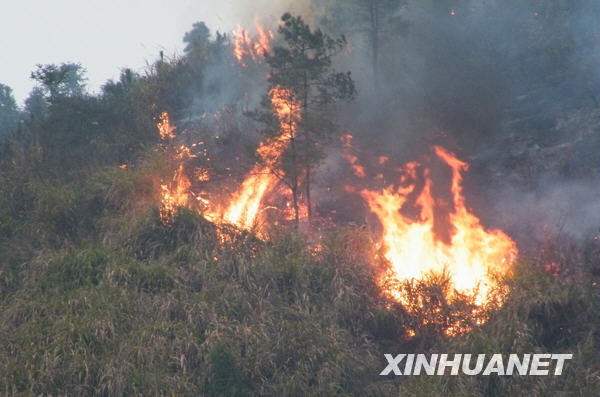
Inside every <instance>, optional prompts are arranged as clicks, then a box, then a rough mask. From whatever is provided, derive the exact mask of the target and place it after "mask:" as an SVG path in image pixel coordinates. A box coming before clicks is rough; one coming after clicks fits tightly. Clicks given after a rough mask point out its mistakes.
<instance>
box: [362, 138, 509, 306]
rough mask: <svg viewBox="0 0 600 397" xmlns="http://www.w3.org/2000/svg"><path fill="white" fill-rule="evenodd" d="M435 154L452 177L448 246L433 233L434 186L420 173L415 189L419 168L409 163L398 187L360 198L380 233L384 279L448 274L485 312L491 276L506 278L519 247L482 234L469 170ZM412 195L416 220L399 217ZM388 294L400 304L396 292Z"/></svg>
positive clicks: (493, 233) (440, 151)
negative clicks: (467, 190)
mask: <svg viewBox="0 0 600 397" xmlns="http://www.w3.org/2000/svg"><path fill="white" fill-rule="evenodd" d="M433 151H434V152H435V154H436V155H437V157H438V158H440V159H441V160H442V161H443V162H444V163H445V164H446V165H448V166H449V167H450V169H451V171H452V180H451V196H452V202H453V209H452V210H449V211H448V212H449V213H448V214H447V217H448V219H447V220H448V224H449V229H450V230H449V239H447V241H443V240H442V239H440V238H439V236H438V235H437V233H436V229H435V227H434V224H435V225H437V224H436V223H435V222H434V221H435V220H436V215H438V216H440V208H438V207H439V201H437V202H436V200H434V198H433V196H432V186H433V182H432V179H431V177H430V171H429V170H428V169H426V168H425V169H424V170H423V176H424V183H423V186H422V188H421V189H420V192H419V191H418V190H417V189H416V180H417V177H418V170H419V168H421V165H420V164H418V163H416V162H412V163H408V164H407V165H406V166H405V168H404V175H403V176H402V177H401V178H400V187H397V188H395V187H394V186H393V185H392V186H388V187H386V188H385V189H383V190H382V191H372V190H362V192H361V195H362V197H363V199H364V200H365V201H366V204H367V206H368V208H369V209H370V211H371V212H373V213H374V214H375V215H376V216H377V218H378V220H379V222H380V223H381V225H382V227H383V234H382V246H383V249H384V252H385V257H386V258H387V259H388V260H389V262H390V264H391V269H390V274H387V275H385V276H386V277H393V278H395V279H397V280H399V281H404V280H413V279H416V280H420V279H424V278H425V277H426V276H427V275H428V274H431V273H437V274H440V273H442V272H446V274H448V275H449V277H450V279H451V282H452V283H453V285H454V289H455V290H456V291H457V292H459V293H461V294H465V295H468V296H471V297H473V298H474V300H475V303H476V305H478V306H484V305H485V304H486V303H487V302H488V301H489V299H491V297H489V292H490V287H491V286H492V285H493V284H492V282H493V281H492V278H493V275H495V274H500V275H503V274H507V272H508V271H509V270H510V266H511V262H512V260H513V258H515V257H516V254H517V247H516V244H515V243H514V242H513V241H512V240H511V239H510V237H508V236H507V235H506V234H505V233H504V232H502V231H500V230H489V231H488V230H485V228H484V227H483V226H482V225H481V222H480V220H479V218H477V217H476V216H475V215H473V214H472V213H471V212H470V211H469V210H468V209H467V207H466V204H465V198H464V196H463V191H462V172H464V171H466V170H467V169H468V165H467V164H466V163H465V162H463V161H461V160H459V159H458V158H456V157H455V156H454V155H453V154H452V153H450V152H448V151H447V150H445V149H444V148H442V147H439V146H434V147H433ZM417 193H418V195H416V194H417ZM415 195H416V200H415V202H414V205H416V207H417V208H418V217H417V219H416V220H413V219H411V218H409V217H408V216H406V215H404V214H403V213H402V212H401V211H402V210H406V207H408V205H407V204H410V203H409V197H415ZM387 292H388V293H390V294H391V295H392V296H393V297H395V298H396V299H398V300H400V301H401V302H403V301H404V299H403V297H402V296H401V295H400V294H399V293H398V292H397V291H387ZM449 298H451V297H449ZM495 299H496V300H497V299H498V297H495Z"/></svg>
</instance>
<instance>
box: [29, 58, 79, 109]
mask: <svg viewBox="0 0 600 397" xmlns="http://www.w3.org/2000/svg"><path fill="white" fill-rule="evenodd" d="M31 78H32V79H34V80H35V81H37V82H38V83H39V84H40V85H41V86H42V88H43V89H44V91H45V93H46V94H47V95H48V99H49V100H50V101H55V100H57V99H60V98H62V97H77V96H82V95H83V94H84V91H85V80H86V78H85V69H84V68H83V67H82V66H81V65H80V64H77V63H61V64H60V65H54V64H49V65H37V70H36V71H34V72H31Z"/></svg>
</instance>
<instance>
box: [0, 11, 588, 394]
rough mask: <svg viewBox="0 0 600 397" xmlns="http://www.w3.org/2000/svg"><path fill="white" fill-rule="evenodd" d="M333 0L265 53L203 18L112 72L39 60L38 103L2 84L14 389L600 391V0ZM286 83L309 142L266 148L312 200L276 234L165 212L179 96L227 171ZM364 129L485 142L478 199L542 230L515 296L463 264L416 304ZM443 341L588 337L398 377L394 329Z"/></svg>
mask: <svg viewBox="0 0 600 397" xmlns="http://www.w3.org/2000/svg"><path fill="white" fill-rule="evenodd" d="M313 3H314V4H313V7H310V9H308V10H307V11H306V13H307V16H306V17H305V18H304V19H303V18H300V17H297V16H292V15H290V14H287V13H286V14H285V15H284V16H283V18H282V20H281V25H280V28H279V32H275V38H274V39H273V40H274V41H273V48H272V49H269V51H267V49H263V50H264V51H263V50H261V51H263V52H264V53H261V54H260V55H261V57H258V59H257V60H255V59H252V58H250V57H247V58H245V59H244V64H241V63H240V62H239V61H238V59H236V55H235V52H234V51H233V49H234V45H235V39H234V37H232V35H230V34H223V33H219V32H216V33H214V34H211V32H210V31H209V29H208V27H207V26H206V25H205V24H204V23H201V22H199V23H196V24H194V26H193V28H192V29H191V30H190V32H188V33H187V34H186V35H185V37H184V38H183V40H184V42H185V44H186V46H185V52H184V53H183V54H182V55H181V56H173V57H169V56H164V55H163V54H161V56H160V57H159V58H158V59H157V60H156V61H155V62H154V63H152V64H151V65H149V66H148V68H147V69H146V70H144V71H143V72H134V71H132V70H129V69H125V70H123V71H122V73H121V76H120V78H119V79H118V80H117V81H108V82H107V83H106V84H105V85H104V86H103V87H102V89H101V91H100V92H99V93H97V94H90V93H88V92H87V91H86V88H85V83H86V80H85V69H84V67H83V66H82V65H79V64H71V63H65V64H60V65H39V66H38V67H37V69H36V70H34V71H32V73H31V77H32V78H33V79H34V80H35V81H36V82H37V83H38V85H37V87H36V88H35V89H34V90H33V91H32V92H31V94H30V95H29V97H28V98H27V100H26V101H25V104H24V106H23V107H22V108H21V107H19V106H17V104H16V102H15V100H14V98H13V96H12V94H11V90H10V88H9V87H7V86H5V85H0V394H2V395H7V396H18V395H24V396H25V395H47V396H58V395H69V396H71V395H73V396H74V395H78V396H128V395H144V396H146V395H182V396H188V395H189V396H196V395H206V396H214V397H216V396H351V395H355V396H382V395H386V396H387V395H392V396H503V395H515V396H517V395H531V396H549V395H560V396H570V395H573V396H596V395H598V394H597V393H598V390H600V370H599V368H600V346H599V341H600V306H599V302H598V299H599V298H600V243H598V241H599V240H598V237H597V236H596V235H595V234H594V231H595V230H596V228H597V227H598V226H600V224H595V222H599V223H600V217H598V216H597V211H596V210H597V206H595V205H594V204H593V203H594V200H597V197H598V196H597V193H599V192H600V191H599V189H597V188H596V187H595V186H597V184H598V174H599V172H600V163H598V161H597V160H598V159H597V155H598V151H599V150H600V99H599V98H600V64H599V60H600V41H599V39H598V37H600V36H599V33H600V32H599V31H598V26H597V21H598V20H599V18H600V7H599V6H598V5H597V4H595V2H594V1H577V2H576V1H566V0H561V1H549V0H526V1H523V0H519V1H517V0H508V1H500V0H492V1H486V2H478V1H474V0H473V1H458V0H452V1H445V2H438V1H433V0H426V1H420V2H405V1H402V0H386V1H368V0H347V1H346V0H344V1H337V0H329V1H324V2H313ZM350 16H351V17H350ZM89 67H92V65H89ZM348 71H351V72H352V73H348ZM267 73H269V78H267V77H266V76H267ZM0 78H1V76H0ZM276 87H283V88H285V89H286V90H287V91H285V92H286V95H288V96H289V98H288V100H289V101H290V102H294V103H298V104H299V106H300V108H301V109H303V110H302V115H303V118H302V119H301V120H300V119H298V120H293V119H292V117H291V116H290V118H289V119H288V120H287V122H288V123H290V125H293V126H294V127H293V128H294V131H295V133H296V134H297V136H294V139H295V141H294V142H295V143H294V145H290V149H288V150H287V151H286V152H285V154H284V155H282V156H281V157H280V158H276V159H271V160H270V161H266V163H267V164H268V166H269V167H270V171H271V172H273V173H274V174H275V175H278V178H279V180H280V182H282V184H283V186H286V187H287V188H289V189H290V190H291V195H292V196H293V199H294V204H293V219H292V220H291V221H289V222H287V223H285V222H283V221H282V222H281V225H280V227H278V228H274V229H273V230H269V233H266V234H264V235H261V236H257V235H256V234H255V233H253V231H252V230H244V229H240V228H236V227H235V226H232V225H227V224H219V223H215V222H211V221H209V220H207V219H206V218H205V217H203V215H202V211H201V210H197V209H195V208H186V207H184V206H180V207H177V208H175V211H174V213H173V214H172V217H171V219H170V221H169V222H164V221H163V219H161V208H160V198H159V195H160V180H161V178H165V175H168V170H170V169H171V168H174V166H173V164H171V163H170V162H169V161H170V159H168V158H166V157H165V155H164V152H165V151H162V150H160V147H161V146H160V145H161V140H160V137H159V135H158V132H157V129H156V123H157V122H158V121H159V117H160V115H161V113H162V112H165V111H166V112H168V113H169V115H170V116H171V118H172V120H174V125H176V126H177V131H178V132H179V133H180V134H179V135H178V137H177V139H178V141H177V142H181V143H185V144H188V145H190V144H192V143H195V142H200V141H201V142H202V149H198V150H197V151H196V152H195V154H196V157H193V159H192V160H191V161H190V164H192V165H193V166H194V167H196V168H199V167H210V171H211V177H212V181H216V182H219V183H221V182H222V183H223V184H222V185H219V186H226V184H227V183H228V181H229V182H230V181H236V183H239V181H240V180H242V177H243V176H244V174H246V173H247V172H248V171H249V170H251V169H252V166H253V164H256V163H259V164H260V163H261V162H265V158H257V156H256V154H255V152H256V149H257V147H258V146H259V144H260V142H261V139H264V138H265V137H267V138H272V137H273V136H274V135H276V133H277V131H278V129H279V128H280V126H281V120H277V119H276V118H275V116H274V115H273V112H272V111H271V108H270V107H269V102H268V101H269V92H271V91H270V90H272V89H273V88H276ZM310 87H313V88H310ZM290 114H292V113H291V112H290ZM290 129H292V127H290ZM183 131H185V133H183ZM347 131H351V132H352V134H353V135H354V138H355V146H356V147H362V148H364V149H363V150H364V152H363V155H364V157H365V158H367V159H368V160H365V162H368V161H373V162H376V160H373V159H375V158H377V156H380V155H386V156H389V157H391V158H392V159H394V158H396V159H397V160H398V161H397V163H398V165H399V164H403V163H404V162H405V161H409V160H411V158H412V154H413V153H414V152H415V151H419V150H422V149H423V148H425V147H427V146H429V145H431V144H445V145H448V146H450V147H451V148H452V150H455V149H456V150H460V153H461V155H462V156H463V157H464V158H465V159H468V160H469V162H470V163H471V164H472V170H471V173H470V174H469V179H467V180H466V191H467V196H468V194H469V193H472V195H473V197H474V198H473V201H472V202H470V201H469V202H468V204H469V206H474V207H476V208H477V209H478V210H480V211H481V212H482V213H484V214H485V216H483V217H482V218H483V219H484V220H485V221H488V220H489V221H490V222H491V223H492V224H493V225H494V226H495V227H502V228H503V229H504V230H506V231H507V233H508V234H510V235H511V236H514V238H515V240H516V241H517V243H518V245H519V248H520V251H521V256H520V258H519V259H518V260H517V261H516V262H515V264H514V266H513V268H512V271H511V272H510V274H508V275H504V276H502V277H499V278H498V280H497V286H496V287H495V288H497V291H495V292H496V293H497V294H498V295H500V294H503V295H502V296H505V298H504V299H503V301H502V302H501V303H498V304H491V303H490V304H489V305H487V306H486V307H485V310H483V311H481V310H479V311H477V315H474V314H473V313H474V306H475V303H474V302H473V298H472V297H469V296H461V295H460V294H459V295H458V296H455V298H454V299H453V300H451V301H449V300H448V299H446V296H447V291H448V289H451V288H452V285H451V284H449V283H448V279H447V277H445V276H444V275H443V274H442V275H440V274H432V275H431V276H430V277H428V278H426V279H423V280H418V281H413V282H405V283H399V284H398V283H396V284H394V285H393V288H395V289H396V290H398V291H403V293H404V294H405V296H406V297H407V298H406V300H405V301H404V302H402V303H400V302H399V301H397V300H395V299H394V298H392V297H391V296H390V295H388V294H385V293H383V292H382V290H383V286H382V285H381V282H380V279H379V277H380V275H381V274H382V273H383V272H384V271H385V270H386V268H387V267H388V266H389V263H388V262H387V261H386V260H385V259H383V256H382V252H381V248H380V247H379V245H378V244H377V241H375V239H374V233H372V232H371V225H365V223H368V222H366V221H365V217H366V215H367V211H366V210H365V209H364V208H363V207H362V206H361V203H360V200H359V198H358V197H354V196H356V195H352V194H350V193H348V192H347V191H345V190H344V185H345V184H346V182H347V181H352V178H353V176H352V171H351V169H350V167H349V166H348V165H347V164H346V163H343V162H340V164H342V165H340V164H338V163H336V162H335V161H332V160H331V153H333V152H335V150H337V149H336V144H337V143H338V142H339V136H340V135H342V134H343V133H345V132H347ZM382 148H383V149H382ZM458 148H460V149H458ZM392 161H394V160H392ZM193 169H194V168H193V167H192V166H190V165H188V166H187V167H186V168H185V169H184V170H183V171H182V172H184V173H185V174H187V176H188V177H189V179H191V180H194V178H196V179H198V177H197V176H194V171H193ZM223 181H224V182H223ZM371 182H372V181H371ZM349 183H350V182H349ZM561 187H564V188H565V189H566V191H567V192H570V193H573V194H574V196H569V195H568V194H563V193H557V191H559V190H561ZM194 188H196V186H193V187H192V190H193V189H194ZM198 189H199V188H198ZM225 190H227V188H225ZM195 193H197V194H200V193H199V190H198V191H197V192H195ZM468 197H469V196H468ZM553 200H554V201H553ZM572 200H576V201H572ZM297 201H303V202H306V201H308V222H306V223H308V225H309V226H310V227H299V224H300V220H299V218H300V215H299V212H300V209H299V205H298V204H297V203H296V202H297ZM564 202H567V204H568V205H567V206H566V208H565V206H563V205H562V204H564ZM188 207H189V206H188ZM332 208H334V209H335V210H336V211H335V212H332V211H331V209H332ZM569 211H570V212H569ZM332 213H334V214H335V215H332ZM570 216H573V217H574V218H573V219H574V221H571V222H570V221H569V217H570ZM266 219H267V220H271V221H272V219H271V218H266ZM328 222H329V223H334V224H335V226H333V227H332V226H331V225H328ZM555 224H558V227H556V228H553V226H554V225H555ZM492 292H494V291H492ZM481 319H483V320H484V321H479V320H481ZM450 328H455V329H459V331H458V332H455V333H451V334H449V332H448V330H449V329H450ZM426 352H448V353H454V352H459V353H461V352H468V353H472V354H478V353H505V354H508V353H545V352H552V353H572V354H573V360H572V361H571V362H569V363H567V365H566V366H565V371H564V373H563V375H562V376H560V377H552V376H547V377H528V376H510V377H496V376H489V377H468V376H452V377H450V376H444V377H424V376H421V377H402V379H400V377H398V378H394V377H379V376H378V374H379V373H380V372H381V370H382V369H383V368H384V366H385V360H384V358H383V357H384V356H383V354H384V353H395V354H396V353H426Z"/></svg>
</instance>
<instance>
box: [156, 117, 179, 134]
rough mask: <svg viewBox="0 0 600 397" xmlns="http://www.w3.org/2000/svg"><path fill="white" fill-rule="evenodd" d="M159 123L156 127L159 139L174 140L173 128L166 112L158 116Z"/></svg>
mask: <svg viewBox="0 0 600 397" xmlns="http://www.w3.org/2000/svg"><path fill="white" fill-rule="evenodd" d="M159 118H160V121H159V123H158V124H157V125H156V127H157V128H158V133H159V135H160V139H162V140H165V139H167V138H175V134H173V131H175V127H172V126H171V122H170V121H169V114H168V113H167V112H162V113H161V114H160V117H159Z"/></svg>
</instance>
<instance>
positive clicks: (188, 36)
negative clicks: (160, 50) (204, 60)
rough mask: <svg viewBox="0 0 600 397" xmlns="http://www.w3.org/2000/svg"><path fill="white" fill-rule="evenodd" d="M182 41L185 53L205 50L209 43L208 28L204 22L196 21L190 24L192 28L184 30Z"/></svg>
mask: <svg viewBox="0 0 600 397" xmlns="http://www.w3.org/2000/svg"><path fill="white" fill-rule="evenodd" d="M183 42H184V43H185V48H184V49H183V50H184V51H185V52H186V53H191V52H194V51H199V50H205V49H206V48H208V46H209V44H210V30H209V29H208V27H207V26H206V24H205V23H204V22H196V23H194V24H193V25H192V30H190V31H189V32H186V33H185V35H184V36H183Z"/></svg>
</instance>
